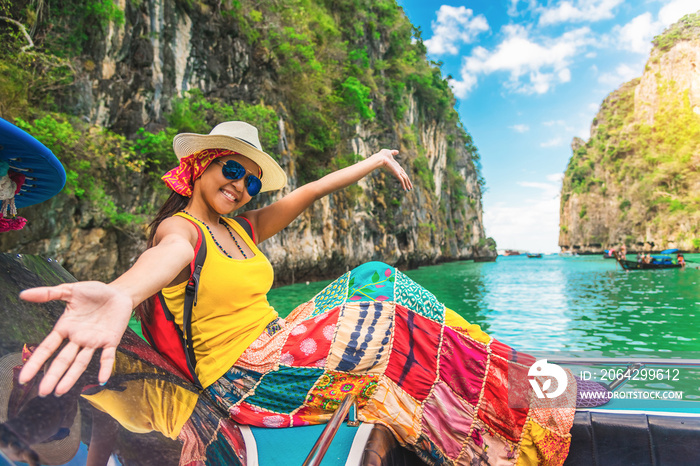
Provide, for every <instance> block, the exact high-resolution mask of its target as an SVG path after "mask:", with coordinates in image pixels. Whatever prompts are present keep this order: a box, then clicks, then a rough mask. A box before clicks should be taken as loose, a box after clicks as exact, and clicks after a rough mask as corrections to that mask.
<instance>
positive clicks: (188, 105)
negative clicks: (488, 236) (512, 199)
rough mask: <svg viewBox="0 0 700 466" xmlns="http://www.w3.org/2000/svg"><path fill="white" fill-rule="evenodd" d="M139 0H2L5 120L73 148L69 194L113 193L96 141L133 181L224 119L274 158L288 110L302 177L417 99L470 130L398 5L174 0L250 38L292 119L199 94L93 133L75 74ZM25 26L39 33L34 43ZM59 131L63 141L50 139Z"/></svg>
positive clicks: (383, 1) (256, 105) (273, 92)
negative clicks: (130, 129)
mask: <svg viewBox="0 0 700 466" xmlns="http://www.w3.org/2000/svg"><path fill="white" fill-rule="evenodd" d="M142 3H143V2H141V1H138V0H132V1H129V2H126V11H122V10H120V9H119V8H118V7H117V6H116V5H117V4H116V3H114V2H113V1H111V0H90V1H88V2H85V1H82V0H81V1H79V0H65V1H62V2H33V1H29V0H25V1H14V2H10V1H9V0H0V16H5V17H8V18H13V19H14V20H15V21H17V23H12V22H7V21H6V24H5V25H4V26H6V27H3V28H2V29H1V30H0V31H1V32H0V39H1V40H2V42H3V44H7V46H6V47H3V48H2V50H0V116H2V117H4V118H7V119H10V120H14V121H16V122H20V124H21V125H22V126H23V127H24V128H25V129H27V130H29V131H30V132H32V134H34V135H36V136H37V137H38V138H39V139H40V140H42V141H43V142H45V143H46V144H47V145H48V146H49V147H50V148H52V149H54V150H55V151H56V152H57V153H60V154H64V153H70V156H68V157H62V161H63V162H64V164H65V165H66V167H67V169H68V172H69V191H68V193H69V194H71V195H74V196H77V197H81V196H87V197H88V198H90V196H92V197H95V198H102V196H103V195H102V193H103V192H105V191H109V190H108V189H107V187H106V186H105V185H103V184H102V183H103V180H101V179H100V178H99V176H98V172H97V171H95V170H99V167H101V165H103V164H104V161H102V162H100V163H94V159H95V158H96V157H98V156H96V155H95V153H94V150H93V149H92V147H94V145H95V144H98V145H105V148H106V151H107V153H118V154H120V157H123V158H124V160H132V161H134V162H133V163H132V164H127V169H126V170H127V174H125V176H128V172H129V171H133V172H135V173H139V172H140V171H142V170H143V169H145V171H146V172H148V173H154V172H162V171H163V170H164V169H165V168H167V167H168V166H169V165H171V164H172V156H171V151H170V147H169V140H171V138H172V136H173V135H174V134H176V133H177V132H179V131H192V132H207V131H208V129H210V128H211V126H212V125H213V124H215V123H216V122H219V121H222V120H224V119H231V118H240V119H245V120H247V121H251V122H253V123H257V124H258V127H259V128H260V130H261V135H262V143H263V146H264V147H266V148H268V149H269V150H270V151H271V152H273V153H274V152H275V151H276V147H277V144H278V129H277V126H276V124H277V119H278V118H279V117H280V116H283V117H285V119H286V120H288V121H289V122H291V124H292V125H293V131H294V141H295V149H296V150H295V152H294V154H293V156H294V157H295V158H296V163H297V165H298V174H299V178H300V181H301V182H304V181H308V180H311V179H315V178H317V177H318V176H320V175H323V174H324V173H326V172H328V171H329V170H330V169H332V168H334V167H335V166H338V162H335V161H334V159H336V158H339V157H340V158H342V157H344V156H345V150H342V149H341V148H340V146H341V144H340V143H341V141H342V140H347V139H348V138H349V137H351V136H352V134H353V131H354V125H355V124H356V123H359V122H362V123H363V125H364V126H365V127H368V128H370V129H371V130H372V131H373V132H379V133H381V132H386V131H388V130H391V129H393V128H395V126H396V124H397V122H398V121H400V120H401V119H402V118H403V116H404V115H405V112H406V111H407V109H408V103H409V98H410V96H411V95H413V96H414V97H415V98H416V99H417V100H418V104H419V105H418V106H419V108H420V109H421V114H420V118H421V120H422V121H426V120H435V121H438V122H449V123H452V124H453V126H456V127H457V128H461V125H459V121H458V116H457V113H456V111H455V110H454V103H455V99H454V97H453V95H452V92H451V90H450V89H449V86H448V84H447V81H446V80H445V79H444V78H443V77H442V75H441V72H440V68H439V65H438V64H431V63H429V62H428V61H427V60H426V58H425V52H426V50H425V47H424V45H423V43H422V41H421V40H420V37H419V36H418V35H417V34H418V33H417V30H416V29H415V28H414V27H413V26H412V25H411V23H410V22H409V21H408V20H407V18H406V17H405V15H404V14H403V11H402V9H401V8H400V7H399V6H398V5H397V4H396V2H395V0H379V1H370V0H344V1H341V2H337V1H330V0H314V1H312V0H293V1H292V2H291V3H290V2H285V4H284V5H281V4H279V3H278V2H273V1H261V2H248V1H237V0H234V1H224V2H208V1H201V0H180V1H178V2H176V5H177V8H180V9H181V10H182V11H183V12H185V13H188V14H195V13H196V14H205V15H209V16H211V17H213V19H214V20H215V21H217V22H222V23H225V24H226V27H228V28H230V29H231V30H234V31H237V32H238V33H239V34H240V36H242V37H245V39H246V41H247V42H248V43H249V45H250V47H251V48H252V50H253V51H254V53H255V55H256V56H260V57H262V58H261V62H262V63H264V64H265V66H267V67H269V68H271V69H272V72H273V75H274V76H275V78H276V82H275V87H274V88H272V89H268V90H267V91H266V93H267V94H269V99H268V100H274V101H277V102H283V103H284V105H285V106H286V107H285V108H284V110H283V111H286V112H288V114H285V115H280V114H278V113H279V112H280V107H279V106H276V107H274V108H273V107H272V106H270V105H266V104H265V103H264V102H263V100H262V99H263V98H264V97H265V96H259V98H260V100H258V101H255V102H236V103H232V102H230V101H225V100H223V99H221V98H217V97H216V96H211V95H209V96H205V95H204V94H203V93H202V92H201V91H198V90H196V89H195V90H193V91H192V92H189V93H187V94H185V96H184V97H182V98H176V99H174V100H173V101H172V102H171V106H170V108H169V109H166V112H164V114H163V118H164V121H159V122H157V123H158V124H157V125H156V127H157V126H160V127H162V128H163V129H162V130H159V131H155V132H150V131H146V130H145V129H143V128H141V129H140V130H138V131H137V132H136V133H135V134H134V133H131V134H128V133H127V134H123V133H122V134H120V133H119V132H118V131H117V132H115V131H112V130H110V129H108V128H101V129H99V130H96V129H95V128H92V127H91V126H90V125H88V124H85V123H83V122H81V121H79V117H80V116H81V113H83V112H84V109H82V108H76V106H77V104H76V100H79V98H78V96H76V95H75V81H76V79H78V78H79V77H81V76H84V75H85V74H90V73H91V72H93V71H94V68H95V67H96V66H97V65H98V64H96V62H95V61H96V60H95V59H96V58H99V57H94V56H93V55H94V54H92V55H91V53H90V51H89V44H91V43H94V42H96V41H104V40H106V37H107V36H108V33H109V28H110V27H112V28H114V27H117V28H118V27H120V26H121V25H123V24H124V22H125V15H126V16H129V15H131V16H133V15H137V14H139V12H140V10H139V9H140V8H145V7H144V6H143V5H142ZM263 18H264V21H263ZM0 21H1V20H0ZM20 25H21V26H20ZM25 31H29V32H31V34H32V36H33V37H34V46H33V47H31V48H28V49H24V48H25V46H27V44H28V42H27V39H26V38H25V35H24V32H25ZM416 39H417V40H416ZM59 96H60V97H59ZM69 126H70V127H71V128H72V130H71V129H69ZM54 127H55V128H60V129H61V133H60V134H61V135H62V136H65V139H64V138H63V137H59V138H57V137H52V136H51V134H49V133H50V132H51V131H52V128H54ZM125 138H126V139H125ZM78 140H85V141H86V143H85V144H77V143H76V142H77V141H78ZM107 141H109V142H107ZM451 144H452V145H453V146H455V147H456V145H460V144H461V145H462V147H463V148H466V149H467V150H468V151H469V152H470V153H471V155H472V160H473V162H474V163H475V164H476V168H477V169H478V152H477V151H476V148H475V147H474V146H473V144H472V142H471V138H470V137H469V135H468V134H467V133H466V131H464V130H463V129H462V130H460V131H457V132H455V135H453V137H452V139H451ZM98 158H99V157H98ZM426 162H427V160H426V159H425V157H418V158H416V159H415V161H414V162H413V163H414V167H413V170H414V173H415V174H416V176H417V178H418V179H419V180H421V181H420V183H422V184H423V185H424V186H425V187H426V188H427V189H431V190H434V181H433V180H432V179H431V177H432V174H429V173H427V172H426V169H427V165H426ZM341 164H342V163H341ZM428 171H429V170H428ZM156 178H157V177H156ZM479 179H480V181H481V182H482V183H483V180H482V179H481V178H480V177H479ZM98 204H99V203H98Z"/></svg>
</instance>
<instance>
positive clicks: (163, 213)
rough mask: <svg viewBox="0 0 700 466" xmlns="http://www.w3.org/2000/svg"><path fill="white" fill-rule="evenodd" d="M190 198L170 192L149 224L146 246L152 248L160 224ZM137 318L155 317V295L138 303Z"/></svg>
mask: <svg viewBox="0 0 700 466" xmlns="http://www.w3.org/2000/svg"><path fill="white" fill-rule="evenodd" d="M189 201H190V198H189V197H187V196H183V195H182V194H178V193H176V192H175V191H173V192H171V193H170V197H168V199H167V200H166V201H165V203H163V205H162V206H161V208H160V210H159V211H158V213H157V214H156V216H155V218H154V219H153V221H152V222H151V223H150V224H149V225H148V242H147V243H146V248H152V247H153V242H154V240H155V237H156V231H157V230H158V226H160V224H161V223H162V222H163V220H165V219H166V218H168V217H172V216H173V215H174V214H176V213H177V212H179V211H181V210H182V209H184V208H185V207H186V206H187V203H188V202H189ZM135 314H136V318H137V319H138V320H140V321H142V322H146V323H149V324H150V323H151V320H152V318H153V297H150V298H148V299H147V300H145V301H144V302H142V303H141V304H139V305H138V307H137V308H136V311H135Z"/></svg>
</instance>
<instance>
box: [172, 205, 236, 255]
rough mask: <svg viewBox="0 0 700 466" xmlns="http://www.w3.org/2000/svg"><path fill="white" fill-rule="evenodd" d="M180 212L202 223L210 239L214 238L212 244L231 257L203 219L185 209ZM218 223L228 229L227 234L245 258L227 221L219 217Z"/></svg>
mask: <svg viewBox="0 0 700 466" xmlns="http://www.w3.org/2000/svg"><path fill="white" fill-rule="evenodd" d="M182 213H184V214H187V215H189V216H190V217H192V218H193V219H195V220H197V221H198V222H199V223H201V224H202V225H204V228H206V229H207V231H208V232H209V235H211V239H213V240H214V244H216V245H217V246H218V248H219V250H220V251H221V252H223V253H224V255H226V257H228V258H229V259H233V257H232V256H231V255H230V254H229V253H228V252H226V250H225V249H224V247H223V246H221V245H220V244H219V242H218V241H217V240H216V236H214V232H213V231H211V228H209V225H207V224H206V223H204V222H203V221H201V220H200V219H198V218H197V217H195V216H194V215H192V214H191V213H189V212H187V211H186V210H185V209H182ZM219 223H221V224H223V225H224V228H226V231H228V234H229V235H231V239H232V240H233V242H234V243H236V246H237V247H238V250H239V251H240V252H241V254H242V255H243V258H244V259H247V258H248V256H247V255H246V253H245V252H244V251H243V248H242V247H241V245H240V244H238V240H237V239H236V237H235V236H234V235H233V231H231V228H230V227H229V226H228V223H226V222H225V221H223V220H221V219H219Z"/></svg>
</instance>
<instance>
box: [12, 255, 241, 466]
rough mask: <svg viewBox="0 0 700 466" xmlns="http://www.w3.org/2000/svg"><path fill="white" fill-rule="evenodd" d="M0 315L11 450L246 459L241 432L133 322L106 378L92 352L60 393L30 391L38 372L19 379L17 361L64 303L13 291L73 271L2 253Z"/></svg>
mask: <svg viewBox="0 0 700 466" xmlns="http://www.w3.org/2000/svg"><path fill="white" fill-rule="evenodd" d="M0 266H1V267H2V271H3V275H2V279H1V280H0V283H1V285H0V291H1V295H0V296H2V305H1V306H0V313H1V314H2V317H3V320H4V322H8V323H10V324H9V325H3V326H2V327H0V381H1V383H2V387H0V404H2V406H0V422H2V424H0V438H1V442H0V447H2V450H3V453H5V454H6V455H7V456H8V457H9V458H10V459H11V460H17V461H23V462H29V463H33V462H41V463H44V464H63V463H65V462H67V461H69V460H70V459H71V458H72V457H73V456H74V455H78V457H81V458H84V459H85V461H90V462H94V463H92V464H107V461H108V460H109V458H110V456H112V455H116V458H117V459H118V460H119V461H120V462H121V463H122V464H178V463H179V464H191V463H195V462H199V464H204V463H203V462H205V463H206V462H209V461H213V460H214V459H215V460H216V461H217V462H218V464H233V465H235V464H244V463H245V446H244V441H243V437H242V435H241V432H240V430H239V428H238V426H236V425H235V424H234V423H233V422H231V421H230V420H228V418H227V416H226V413H222V412H220V411H219V410H218V409H217V408H215V407H214V406H213V405H212V404H210V403H209V402H208V401H207V400H206V399H204V398H202V397H200V396H199V393H198V391H197V390H196V388H195V387H194V386H193V385H192V384H191V383H190V382H189V381H187V380H185V379H184V378H182V377H180V376H178V375H175V371H174V370H173V369H172V367H171V366H170V365H169V364H168V363H167V362H166V361H165V360H163V359H162V358H161V357H160V356H159V355H157V354H156V353H155V352H154V351H153V350H152V349H151V348H150V347H149V346H148V345H147V344H146V343H145V342H144V341H143V340H141V339H140V338H139V337H138V336H136V335H135V334H134V333H133V332H130V331H127V334H126V335H125V336H124V338H123V339H122V342H121V344H120V347H119V349H118V351H117V358H116V362H115V368H114V370H113V373H112V376H111V378H110V379H109V381H108V382H107V384H106V385H104V386H100V385H99V384H98V382H97V369H98V364H97V363H98V361H99V356H97V357H95V358H93V361H92V362H91V364H90V366H89V368H88V370H87V371H86V372H85V373H84V374H83V375H82V376H81V378H80V379H79V381H78V383H77V384H76V386H75V387H74V388H73V389H72V390H71V391H70V392H69V393H66V394H65V395H63V396H62V397H60V398H57V397H55V396H47V397H45V398H40V397H38V396H37V389H38V384H39V382H40V377H41V376H38V377H37V378H35V379H34V380H33V381H31V382H29V383H28V384H26V385H24V386H20V385H19V384H18V383H17V376H18V374H19V370H20V368H21V365H22V361H23V359H26V358H27V357H28V356H29V354H30V353H31V351H32V345H33V344H35V343H38V342H39V341H40V340H41V338H43V336H45V335H46V332H47V331H48V329H49V328H50V326H51V324H52V323H53V322H54V321H55V319H56V318H57V317H58V315H59V314H60V312H62V310H63V306H62V305H61V303H49V304H48V305H40V304H35V303H27V302H23V301H21V300H19V299H17V295H18V293H19V291H21V290H22V289H25V288H28V287H32V286H39V285H54V284H59V283H62V282H65V281H74V280H73V279H72V277H71V276H70V275H68V274H67V273H66V272H65V271H64V270H63V269H62V268H61V267H60V266H58V265H57V264H55V263H53V262H49V261H47V260H44V259H41V258H39V257H36V256H17V255H9V254H2V255H0Z"/></svg>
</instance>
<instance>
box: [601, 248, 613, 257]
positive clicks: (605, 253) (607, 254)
mask: <svg viewBox="0 0 700 466" xmlns="http://www.w3.org/2000/svg"><path fill="white" fill-rule="evenodd" d="M603 259H615V250H614V249H606V250H605V251H603Z"/></svg>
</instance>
